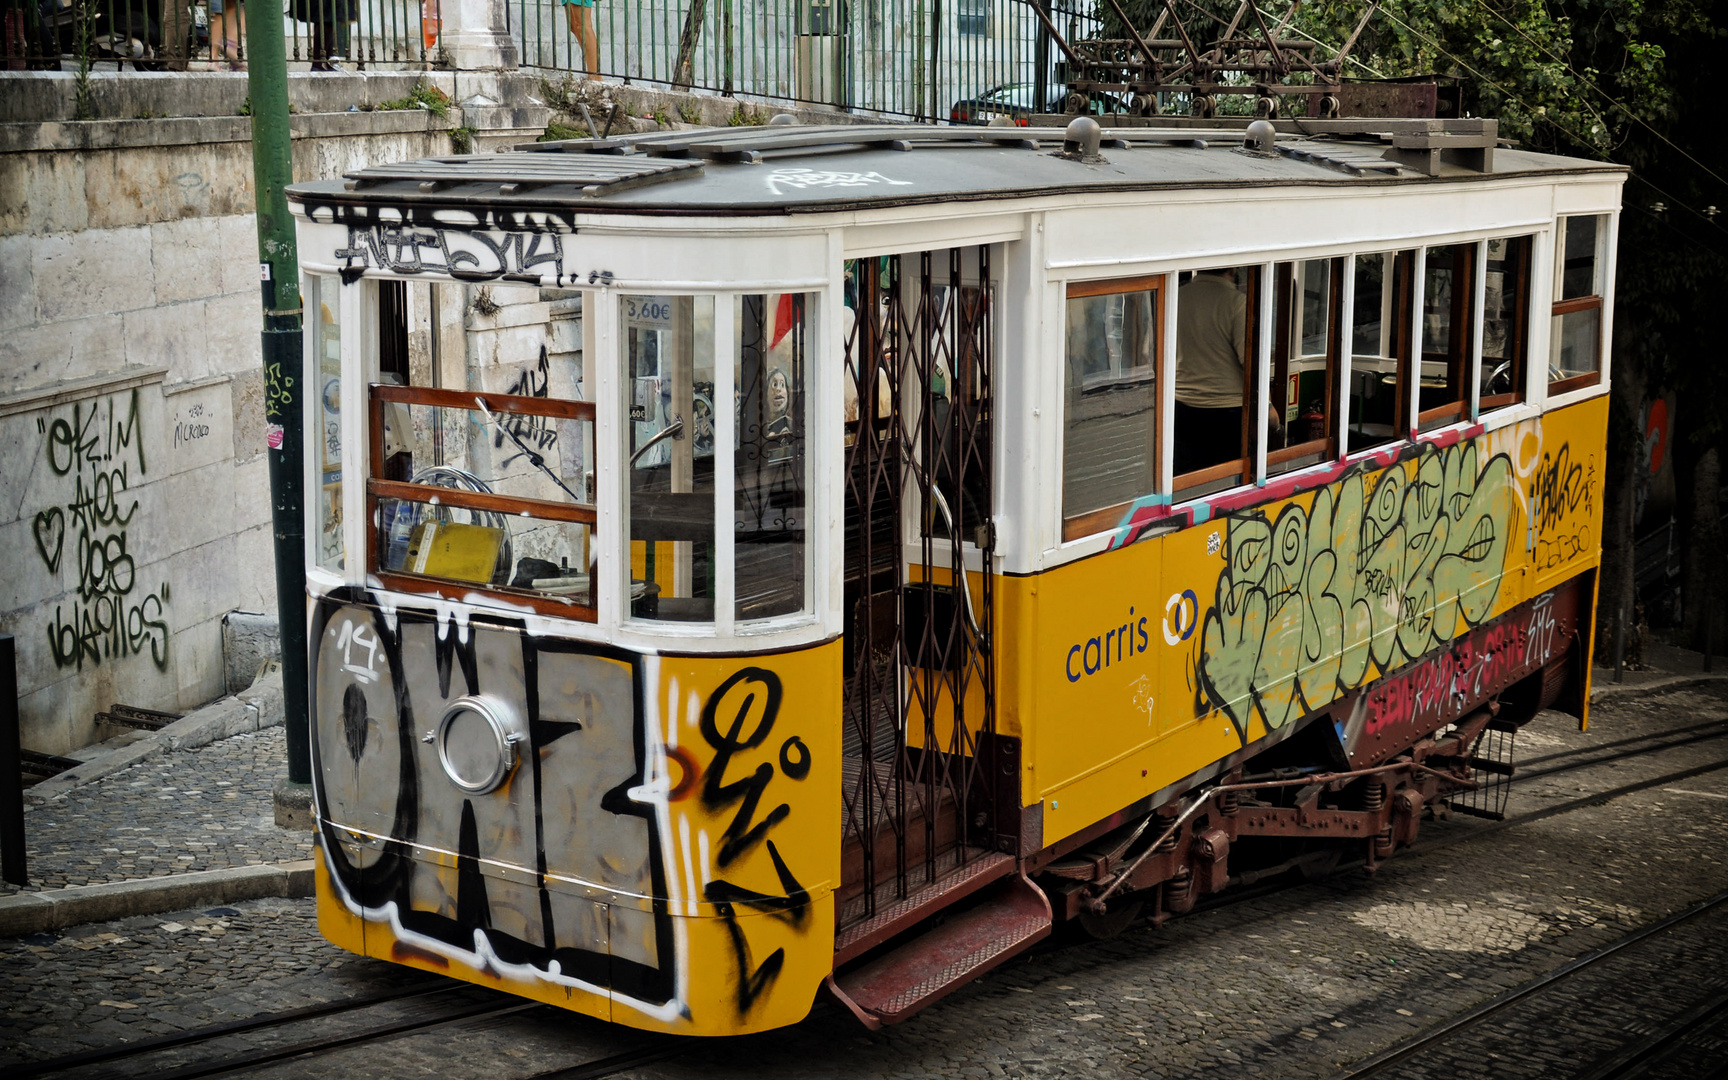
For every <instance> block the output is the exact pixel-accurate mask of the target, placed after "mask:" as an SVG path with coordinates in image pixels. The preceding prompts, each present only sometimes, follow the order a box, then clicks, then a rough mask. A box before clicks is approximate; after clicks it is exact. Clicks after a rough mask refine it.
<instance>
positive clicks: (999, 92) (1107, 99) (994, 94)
mask: <svg viewBox="0 0 1728 1080" xmlns="http://www.w3.org/2000/svg"><path fill="white" fill-rule="evenodd" d="M1037 93H1038V91H1037V87H1035V86H1033V85H1032V84H1031V83H1007V84H1004V85H1001V86H994V87H991V88H990V89H989V90H986V91H984V92H983V93H982V94H979V95H978V96H977V97H971V98H961V99H960V100H959V101H956V102H955V103H954V104H953V106H952V107H951V108H949V110H948V119H949V120H950V121H951V122H953V123H956V124H988V123H989V122H990V121H991V120H994V119H995V118H996V117H998V116H1007V117H1010V118H1012V119H1013V120H1014V122H1015V123H1017V124H1019V125H1021V126H1022V127H1024V126H1025V125H1026V123H1027V121H1028V120H1029V118H1030V117H1032V116H1034V115H1036V114H1038V113H1059V112H1065V111H1067V109H1066V105H1065V102H1066V100H1067V98H1068V86H1067V84H1066V83H1059V82H1058V83H1051V84H1050V85H1049V86H1047V87H1045V89H1044V100H1043V103H1042V105H1038V107H1036V108H1034V105H1035V104H1037ZM1090 105H1091V108H1090V110H1089V111H1090V112H1091V113H1092V114H1093V115H1095V116H1103V115H1105V114H1107V113H1115V112H1126V111H1127V109H1126V107H1125V106H1124V104H1123V102H1122V101H1121V100H1120V99H1118V98H1117V97H1116V96H1115V95H1113V94H1093V95H1092V101H1091V103H1090Z"/></svg>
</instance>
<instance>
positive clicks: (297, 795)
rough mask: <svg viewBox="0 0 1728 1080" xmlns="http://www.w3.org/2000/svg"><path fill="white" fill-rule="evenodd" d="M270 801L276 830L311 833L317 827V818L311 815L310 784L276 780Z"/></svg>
mask: <svg viewBox="0 0 1728 1080" xmlns="http://www.w3.org/2000/svg"><path fill="white" fill-rule="evenodd" d="M271 801H272V802H274V803H275V804H276V827H277V828H279V829H296V830H299V831H301V832H311V831H312V830H313V829H314V828H316V827H317V824H318V823H317V818H316V816H315V815H314V814H313V813H312V785H311V784H296V783H293V782H292V781H289V780H278V781H277V782H276V789H275V790H274V791H273V792H272V793H271ZM308 861H309V860H308Z"/></svg>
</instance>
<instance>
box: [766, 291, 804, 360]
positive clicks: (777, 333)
mask: <svg viewBox="0 0 1728 1080" xmlns="http://www.w3.org/2000/svg"><path fill="white" fill-rule="evenodd" d="M792 299H793V294H792V293H789V292H783V293H781V294H780V303H779V305H778V306H777V307H776V308H775V309H774V339H773V340H772V341H770V342H769V343H768V347H769V348H770V349H772V348H774V347H776V346H778V345H779V344H780V339H781V338H783V337H785V336H786V334H787V332H789V331H790V330H791V329H792V323H793V322H794V321H795V320H796V318H797V315H796V314H795V313H794V311H793V310H792Z"/></svg>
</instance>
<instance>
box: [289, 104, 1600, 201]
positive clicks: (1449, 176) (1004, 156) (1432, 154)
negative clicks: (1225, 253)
mask: <svg viewBox="0 0 1728 1080" xmlns="http://www.w3.org/2000/svg"><path fill="white" fill-rule="evenodd" d="M1152 122H1153V123H1156V124H1157V125H1158V126H1149V125H1148V126H1133V127H1113V128H1104V129H1103V131H1102V143H1101V146H1100V154H1099V156H1100V157H1101V160H1082V159H1081V158H1080V155H1078V154H1064V152H1063V148H1064V129H1063V128H1061V127H1038V126H1033V127H936V126H930V125H920V124H872V125H823V126H814V125H812V126H799V125H787V126H771V127H753V128H742V129H740V128H701V129H692V130H685V131H673V132H652V133H647V134H639V135H623V136H619V137H616V138H608V139H581V140H566V141H560V142H546V143H529V144H527V145H525V146H518V147H516V148H515V149H514V150H509V151H504V152H499V153H487V154H465V155H448V156H440V157H430V158H422V159H420V160H418V161H409V162H402V163H399V164H390V165H374V166H369V167H367V168H364V169H358V170H355V171H353V172H349V173H346V174H345V177H346V179H345V180H329V181H318V182H314V183H306V184H296V185H294V186H292V187H290V188H289V189H288V192H289V197H290V198H291V199H292V200H293V201H295V202H299V203H302V204H306V203H311V204H322V205H325V206H330V205H331V204H336V205H347V206H351V207H356V208H358V207H360V206H376V205H386V204H394V205H398V206H405V207H406V206H418V207H422V208H424V209H427V210H430V209H432V208H435V207H469V208H476V207H479V206H482V205H484V206H486V207H489V208H492V209H495V210H512V209H520V210H523V211H530V210H534V209H551V208H555V209H558V210H562V211H572V210H574V211H592V212H602V213H603V212H607V211H611V212H621V213H651V214H669V213H678V214H688V215H696V216H705V215H773V214H789V213H810V212H826V211H844V210H855V209H866V208H873V207H891V206H903V205H912V204H920V203H939V202H957V201H973V200H989V199H1003V198H1023V197H1034V196H1050V195H1064V194H1069V195H1071V194H1076V193H1104V192H1113V191H1120V192H1128V191H1146V190H1158V189H1172V188H1178V189H1180V188H1207V187H1244V186H1248V187H1290V186H1315V185H1323V186H1334V185H1346V186H1354V185H1361V184H1371V185H1376V186H1381V185H1402V184H1415V183H1436V182H1439V183H1450V182H1458V181H1479V180H1491V179H1498V178H1503V177H1515V176H1556V175H1564V174H1569V173H1611V172H1621V171H1624V167H1623V166H1620V165H1614V164H1609V163H1602V162H1595V161H1588V160H1583V159H1578V158H1567V157H1559V156H1555V155H1551V154H1540V153H1535V152H1531V151H1527V150H1518V149H1510V148H1507V147H1505V146H1502V145H1499V144H1498V140H1497V135H1496V124H1495V121H1493V120H1451V121H1438V120H1379V119H1354V120H1334V121H1302V122H1292V121H1280V122H1279V123H1278V125H1277V126H1278V128H1279V131H1278V133H1277V136H1276V138H1275V140H1274V149H1273V150H1271V151H1269V152H1254V151H1249V150H1247V149H1245V148H1244V135H1243V131H1244V127H1245V126H1246V122H1245V121H1243V122H1240V123H1237V124H1235V125H1232V124H1229V123H1228V122H1227V121H1183V120H1156V119H1155V120H1154V121H1152ZM317 216H321V215H317Z"/></svg>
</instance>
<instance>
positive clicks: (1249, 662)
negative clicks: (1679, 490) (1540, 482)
mask: <svg viewBox="0 0 1728 1080" xmlns="http://www.w3.org/2000/svg"><path fill="white" fill-rule="evenodd" d="M1518 498H1519V492H1518V485H1517V482H1516V480H1515V478H1514V476H1513V470H1512V464H1511V462H1510V460H1509V459H1508V458H1507V457H1506V456H1505V455H1495V456H1492V457H1490V458H1488V460H1486V461H1480V460H1479V455H1478V448H1477V443H1476V441H1474V440H1470V441H1465V442H1460V443H1456V444H1453V445H1451V446H1447V447H1436V446H1434V445H1432V444H1422V445H1421V446H1419V447H1418V448H1417V449H1416V450H1415V452H1414V455H1413V456H1412V457H1411V458H1409V459H1407V460H1404V461H1401V462H1399V463H1397V464H1394V465H1392V466H1391V467H1390V468H1386V469H1384V470H1383V471H1371V470H1370V469H1369V468H1368V467H1366V466H1359V467H1357V468H1355V469H1354V470H1352V471H1351V472H1349V473H1347V474H1346V475H1345V476H1344V477H1343V478H1342V480H1341V481H1339V482H1338V483H1335V484H1331V485H1328V486H1326V487H1324V488H1321V489H1320V490H1318V491H1317V492H1315V494H1314V498H1313V502H1312V504H1311V505H1308V506H1306V507H1305V506H1304V505H1303V504H1302V503H1300V502H1290V503H1286V504H1284V505H1283V506H1282V508H1280V509H1278V510H1277V517H1276V518H1275V519H1274V518H1270V517H1268V514H1267V512H1266V511H1264V510H1253V511H1247V512H1244V513H1241V514H1239V515H1235V516H1232V517H1230V518H1229V519H1228V535H1227V537H1226V544H1225V553H1226V556H1227V560H1228V561H1227V564H1226V566H1225V569H1224V571H1223V572H1222V573H1221V574H1220V575H1219V578H1218V583H1217V589H1216V593H1215V596H1214V597H1213V602H1212V606H1211V608H1210V610H1208V611H1207V613H1206V618H1205V629H1204V632H1203V635H1202V644H1201V649H1200V655H1199V659H1198V662H1197V669H1198V675H1199V678H1200V685H1201V689H1202V692H1203V694H1204V696H1205V699H1206V700H1207V701H1208V702H1209V703H1210V704H1211V705H1212V706H1213V707H1215V708H1218V709H1221V710H1222V711H1223V712H1224V713H1225V714H1226V715H1227V716H1228V717H1229V718H1230V720H1231V722H1232V723H1233V724H1234V725H1235V727H1236V730H1237V733H1238V734H1239V735H1240V736H1242V737H1243V738H1246V737H1247V731H1248V725H1249V723H1250V721H1251V720H1252V719H1255V718H1258V719H1259V720H1260V721H1261V722H1262V723H1263V724H1264V725H1265V726H1266V728H1267V729H1268V730H1277V729H1279V728H1282V727H1284V726H1285V725H1287V724H1289V723H1290V722H1291V721H1293V720H1296V719H1298V718H1300V717H1301V716H1303V715H1305V714H1307V713H1309V712H1311V711H1313V710H1314V709H1315V708H1318V707H1319V706H1321V705H1324V704H1326V703H1328V702H1330V701H1332V700H1334V699H1335V698H1336V697H1338V696H1339V695H1340V694H1341V693H1343V692H1345V691H1348V690H1350V689H1353V688H1355V687H1357V686H1360V685H1361V684H1362V683H1363V682H1364V681H1365V680H1367V679H1368V678H1370V677H1372V676H1374V675H1376V674H1378V673H1379V672H1383V671H1386V670H1389V669H1390V668H1392V667H1393V666H1395V665H1397V664H1399V663H1403V662H1405V661H1407V660H1410V659H1413V658H1415V657H1419V656H1421V655H1423V654H1424V653H1426V652H1428V651H1430V650H1432V649H1434V648H1437V647H1439V646H1442V645H1444V644H1446V643H1447V642H1449V641H1451V640H1452V638H1454V637H1455V636H1456V635H1457V634H1459V633H1460V632H1462V631H1463V630H1464V629H1466V628H1468V627H1474V626H1476V625H1477V624H1479V623H1480V622H1481V621H1482V620H1483V619H1484V618H1486V617H1487V616H1488V614H1489V613H1490V611H1491V610H1492V609H1493V605H1494V599H1495V596H1496V595H1497V593H1498V591H1499V583H1500V576H1501V573H1502V571H1503V569H1504V564H1505V560H1506V555H1507V543H1508V537H1507V535H1506V532H1507V529H1508V528H1509V522H1511V520H1512V515H1513V513H1514V512H1515V511H1516V508H1517V500H1518Z"/></svg>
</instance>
